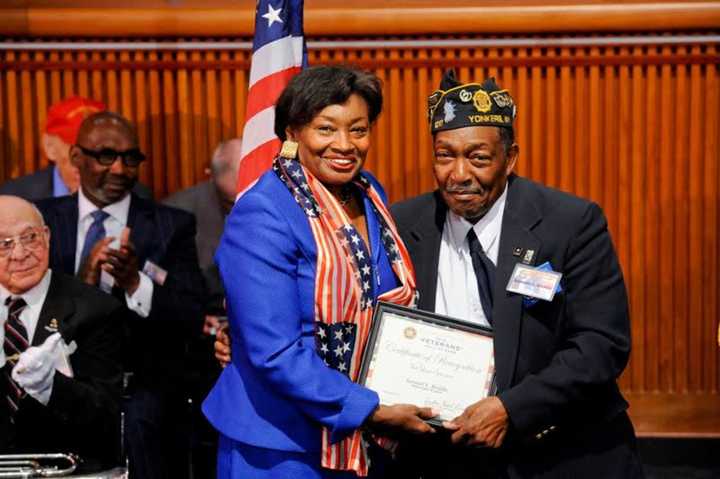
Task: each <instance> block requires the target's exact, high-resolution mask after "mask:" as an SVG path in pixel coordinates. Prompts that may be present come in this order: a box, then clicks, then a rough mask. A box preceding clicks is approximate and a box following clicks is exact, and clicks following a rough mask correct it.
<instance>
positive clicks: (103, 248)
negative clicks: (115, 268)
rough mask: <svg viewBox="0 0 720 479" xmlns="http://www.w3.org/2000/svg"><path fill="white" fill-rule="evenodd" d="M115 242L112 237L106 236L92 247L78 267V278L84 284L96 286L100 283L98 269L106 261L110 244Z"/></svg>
mask: <svg viewBox="0 0 720 479" xmlns="http://www.w3.org/2000/svg"><path fill="white" fill-rule="evenodd" d="M114 240H115V238H113V237H112V236H107V237H105V238H103V239H101V240H100V241H98V242H97V243H95V246H93V247H92V249H91V250H90V253H89V254H88V255H87V257H86V258H85V260H84V261H83V262H82V264H81V265H80V270H79V271H78V277H79V278H80V279H81V280H82V281H83V282H85V283H87V284H90V285H93V286H97V285H98V283H99V282H100V268H101V266H102V265H103V264H104V263H105V262H106V261H107V259H108V251H110V243H112V242H113V241H114Z"/></svg>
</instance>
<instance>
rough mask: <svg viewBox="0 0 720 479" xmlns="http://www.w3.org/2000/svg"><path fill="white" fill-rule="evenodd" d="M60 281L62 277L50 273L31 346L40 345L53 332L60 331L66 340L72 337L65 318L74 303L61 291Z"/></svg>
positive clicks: (72, 310) (73, 309) (68, 315)
mask: <svg viewBox="0 0 720 479" xmlns="http://www.w3.org/2000/svg"><path fill="white" fill-rule="evenodd" d="M61 282H62V278H61V277H59V276H58V275H57V274H55V273H52V277H51V279H50V287H49V288H48V293H47V296H46V297H45V302H44V303H43V307H42V309H41V310H40V316H39V317H38V323H37V326H36V327H35V334H34V335H33V340H32V345H33V346H40V345H41V344H43V343H44V342H45V340H46V339H47V338H48V336H50V335H51V334H53V333H55V332H60V333H61V334H62V336H63V338H64V339H65V341H66V342H70V340H71V339H72V332H70V331H69V330H68V321H67V320H68V318H69V317H70V316H72V314H73V313H74V312H75V305H74V304H73V301H72V299H71V298H69V297H68V296H67V295H65V294H63V293H62V291H61Z"/></svg>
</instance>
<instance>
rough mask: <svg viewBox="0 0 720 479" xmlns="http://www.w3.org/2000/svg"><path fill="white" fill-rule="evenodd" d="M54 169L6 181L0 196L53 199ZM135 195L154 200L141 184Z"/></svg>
mask: <svg viewBox="0 0 720 479" xmlns="http://www.w3.org/2000/svg"><path fill="white" fill-rule="evenodd" d="M54 168H55V166H54V165H49V166H46V167H45V168H42V169H40V170H38V171H36V172H34V173H30V174H27V175H25V176H20V177H18V178H15V179H12V180H9V181H6V182H5V183H3V184H2V185H0V194H2V195H13V196H19V197H20V198H24V199H26V200H27V201H37V200H42V199H44V198H52V196H53V169H54ZM133 193H135V194H137V195H139V196H141V197H142V198H152V192H151V191H150V190H149V189H148V187H147V186H145V185H142V184H140V183H136V184H135V186H134V187H133Z"/></svg>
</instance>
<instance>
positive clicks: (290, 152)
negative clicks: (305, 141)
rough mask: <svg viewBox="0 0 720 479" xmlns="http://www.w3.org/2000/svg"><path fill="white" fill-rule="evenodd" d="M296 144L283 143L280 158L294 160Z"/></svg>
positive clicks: (291, 142)
mask: <svg viewBox="0 0 720 479" xmlns="http://www.w3.org/2000/svg"><path fill="white" fill-rule="evenodd" d="M297 151H298V144H297V142H294V141H292V140H285V141H283V144H282V148H281V149H280V156H282V157H283V158H290V159H291V160H292V159H295V157H296V156H297Z"/></svg>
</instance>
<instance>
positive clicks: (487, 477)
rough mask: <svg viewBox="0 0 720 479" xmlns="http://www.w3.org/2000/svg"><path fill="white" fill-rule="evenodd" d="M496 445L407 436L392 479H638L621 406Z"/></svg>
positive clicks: (439, 436)
mask: <svg viewBox="0 0 720 479" xmlns="http://www.w3.org/2000/svg"><path fill="white" fill-rule="evenodd" d="M569 428H570V426H567V430H566V431H565V433H563V432H562V431H558V432H557V436H555V437H553V436H547V438H546V439H542V440H537V441H533V440H532V439H529V440H527V441H518V442H514V443H513V442H512V441H511V442H509V443H506V444H505V446H504V447H502V448H500V449H489V448H469V447H461V446H454V445H452V444H450V442H449V434H448V433H447V432H444V431H439V432H438V433H437V434H435V435H433V436H432V437H422V438H419V437H416V438H408V439H407V440H405V441H401V444H400V447H399V449H398V463H397V466H396V467H397V471H393V472H392V473H391V474H389V475H387V476H386V477H392V478H398V479H446V478H453V479H471V478H472V479H527V478H533V479H539V478H542V479H564V478H567V479H575V478H578V477H582V478H588V479H606V478H613V479H639V478H643V477H644V472H643V469H642V464H641V461H640V458H639V456H638V454H637V448H636V440H635V433H634V431H633V427H632V424H631V423H630V419H629V418H628V417H627V414H625V413H624V412H623V413H621V414H619V415H618V416H617V417H615V418H614V419H611V420H609V421H603V422H599V423H595V424H587V425H586V426H585V427H582V428H579V429H577V430H574V431H572V430H570V429H569Z"/></svg>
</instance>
